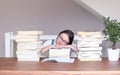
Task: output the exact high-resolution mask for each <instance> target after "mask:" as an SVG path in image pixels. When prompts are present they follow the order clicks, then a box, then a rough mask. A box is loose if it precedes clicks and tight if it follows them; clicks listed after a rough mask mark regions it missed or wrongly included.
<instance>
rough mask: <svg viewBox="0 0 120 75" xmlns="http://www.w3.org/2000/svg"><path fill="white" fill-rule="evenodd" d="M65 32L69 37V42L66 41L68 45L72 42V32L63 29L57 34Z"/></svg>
mask: <svg viewBox="0 0 120 75" xmlns="http://www.w3.org/2000/svg"><path fill="white" fill-rule="evenodd" d="M62 33H65V34H67V35H68V38H69V43H67V44H68V45H70V44H72V42H73V39H74V33H73V32H72V31H71V30H63V31H61V32H60V33H59V34H58V35H60V34H62Z"/></svg>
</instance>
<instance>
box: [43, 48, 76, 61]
mask: <svg viewBox="0 0 120 75" xmlns="http://www.w3.org/2000/svg"><path fill="white" fill-rule="evenodd" d="M42 62H68V63H73V62H74V59H73V58H70V48H61V49H50V50H49V58H46V59H44V60H43V61H42Z"/></svg>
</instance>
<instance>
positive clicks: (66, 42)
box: [58, 36, 69, 44]
mask: <svg viewBox="0 0 120 75" xmlns="http://www.w3.org/2000/svg"><path fill="white" fill-rule="evenodd" d="M58 37H59V38H60V39H61V40H62V41H63V42H64V43H65V44H68V43H69V42H68V41H66V40H64V39H63V37H62V36H58Z"/></svg>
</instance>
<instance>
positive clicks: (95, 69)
mask: <svg viewBox="0 0 120 75" xmlns="http://www.w3.org/2000/svg"><path fill="white" fill-rule="evenodd" d="M119 70H120V61H108V59H107V58H103V59H102V61H79V60H77V59H76V60H75V62H74V63H48V62H47V63H46V62H38V61H17V59H16V58H0V73H3V74H4V75H7V74H5V73H9V72H23V71H24V72H29V73H30V72H32V73H34V72H36V73H42V72H45V74H46V73H49V72H55V73H58V72H59V73H63V72H64V73H71V75H73V74H113V75H114V74H118V75H120V71H119ZM43 74H44V73H43ZM0 75H1V74H0ZM13 75H14V74H13ZM51 75H52V74H51Z"/></svg>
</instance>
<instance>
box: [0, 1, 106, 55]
mask: <svg viewBox="0 0 120 75" xmlns="http://www.w3.org/2000/svg"><path fill="white" fill-rule="evenodd" d="M103 27H104V26H103V24H102V23H101V22H100V21H99V20H98V19H97V18H96V17H95V16H94V15H92V14H91V13H89V12H88V11H86V10H84V9H83V8H82V7H81V6H79V5H77V4H76V3H75V2H73V0H0V56H1V57H3V56H4V53H5V42H4V41H5V40H4V34H5V32H14V33H16V32H17V31H18V30H42V31H43V32H44V34H58V33H59V32H60V31H61V30H64V29H71V30H73V31H74V33H75V34H76V33H77V31H80V30H83V31H99V30H102V29H103Z"/></svg>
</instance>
